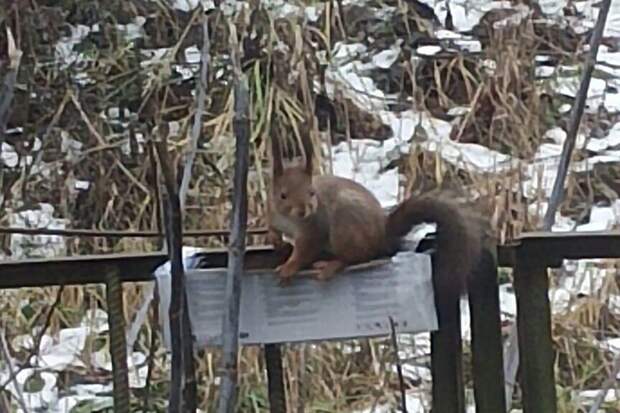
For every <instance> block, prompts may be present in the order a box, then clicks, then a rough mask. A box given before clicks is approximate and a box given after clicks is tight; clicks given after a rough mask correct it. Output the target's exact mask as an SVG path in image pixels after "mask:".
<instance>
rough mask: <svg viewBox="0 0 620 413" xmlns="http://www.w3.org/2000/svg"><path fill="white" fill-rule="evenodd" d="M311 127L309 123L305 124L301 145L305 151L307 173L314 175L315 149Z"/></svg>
mask: <svg viewBox="0 0 620 413" xmlns="http://www.w3.org/2000/svg"><path fill="white" fill-rule="evenodd" d="M310 128H311V125H310V124H309V122H306V123H305V124H304V131H303V132H302V134H301V144H302V146H303V149H304V159H305V171H306V173H307V174H308V175H312V170H313V168H312V158H313V148H312V134H311V133H312V132H311V129H310Z"/></svg>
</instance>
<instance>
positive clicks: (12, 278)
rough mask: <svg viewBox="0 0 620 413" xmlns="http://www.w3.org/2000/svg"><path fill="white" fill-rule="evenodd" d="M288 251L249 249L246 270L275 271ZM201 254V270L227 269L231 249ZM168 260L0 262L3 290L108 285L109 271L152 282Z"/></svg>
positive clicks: (151, 256)
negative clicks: (154, 274) (113, 270)
mask: <svg viewBox="0 0 620 413" xmlns="http://www.w3.org/2000/svg"><path fill="white" fill-rule="evenodd" d="M288 252H289V251H288V250H287V249H284V250H282V251H278V252H274V251H273V249H272V248H271V247H252V248H248V249H247V251H246V268H248V269H253V268H273V267H274V266H275V265H277V264H279V263H280V262H281V261H282V260H283V259H284V257H285V256H286V255H287V254H288ZM202 255H203V256H204V260H203V265H201V267H203V268H224V267H226V264H227V261H228V250H226V249H223V248H222V249H210V250H207V251H205V252H204V253H202ZM167 260H168V255H167V254H165V253H163V252H154V253H137V254H106V255H80V256H74V257H57V258H48V259H43V258H36V259H27V260H14V261H11V260H6V261H2V262H0V289H3V288H21V287H45V286H52V285H84V284H98V283H105V282H106V274H107V273H108V271H110V269H116V270H118V271H119V277H120V280H121V282H144V281H152V280H153V279H154V277H153V271H154V270H155V269H156V268H157V267H158V266H159V265H161V264H163V263H165V262H166V261H167Z"/></svg>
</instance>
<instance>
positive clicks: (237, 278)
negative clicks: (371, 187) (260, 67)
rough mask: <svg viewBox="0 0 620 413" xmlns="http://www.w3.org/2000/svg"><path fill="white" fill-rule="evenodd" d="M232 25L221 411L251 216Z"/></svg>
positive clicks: (231, 402) (233, 364)
mask: <svg viewBox="0 0 620 413" xmlns="http://www.w3.org/2000/svg"><path fill="white" fill-rule="evenodd" d="M230 28H231V35H230V38H231V56H232V60H233V71H234V90H235V118H234V122H233V127H234V131H235V137H236V141H237V143H236V148H235V177H234V193H233V214H232V223H231V237H230V245H229V250H228V274H227V280H226V303H227V307H226V309H225V316H224V324H223V328H222V337H223V338H222V340H223V343H222V344H223V357H222V373H223V377H222V384H221V387H220V396H219V405H218V412H219V413H232V412H233V410H234V406H235V400H236V396H237V357H238V346H239V343H238V339H239V333H238V332H239V299H240V296H241V276H242V275H243V265H244V261H245V237H246V225H247V216H248V199H247V179H248V162H249V145H250V134H251V128H250V93H249V90H248V83H247V78H246V77H245V74H244V73H243V72H242V71H241V64H240V59H239V46H238V44H237V33H236V30H235V26H234V25H232V24H231V25H230Z"/></svg>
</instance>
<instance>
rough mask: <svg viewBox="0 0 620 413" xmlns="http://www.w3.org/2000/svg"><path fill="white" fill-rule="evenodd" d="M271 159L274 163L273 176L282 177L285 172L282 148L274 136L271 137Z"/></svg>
mask: <svg viewBox="0 0 620 413" xmlns="http://www.w3.org/2000/svg"><path fill="white" fill-rule="evenodd" d="M270 139H271V158H272V161H273V176H274V177H278V176H281V175H282V173H283V172H284V164H283V162H282V148H280V142H279V140H278V139H276V138H275V137H274V136H271V138H270Z"/></svg>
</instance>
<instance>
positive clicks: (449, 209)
mask: <svg viewBox="0 0 620 413" xmlns="http://www.w3.org/2000/svg"><path fill="white" fill-rule="evenodd" d="M422 223H435V224H436V225H437V230H436V232H437V236H436V240H437V245H436V251H435V258H434V276H433V277H434V278H433V281H434V282H433V284H434V288H435V290H438V291H441V292H442V294H441V296H443V297H444V298H445V299H448V300H453V299H454V298H457V299H458V296H460V295H461V294H464V293H465V292H466V289H467V280H468V278H469V277H470V274H471V273H472V270H473V269H474V268H473V267H474V266H475V265H476V264H477V261H478V259H479V257H480V254H481V231H479V230H478V228H476V226H475V225H472V224H473V223H472V222H471V220H470V219H469V218H468V217H467V216H465V214H464V213H463V211H462V207H461V206H458V205H456V204H454V203H452V202H451V201H449V200H444V199H439V198H434V197H433V198H432V197H430V196H422V197H417V198H413V197H411V198H409V199H407V200H405V201H403V202H402V203H401V204H400V205H398V206H397V207H396V208H395V209H394V210H393V211H392V212H390V213H389V215H388V217H387V221H386V233H387V235H388V237H389V238H390V239H391V241H392V244H393V245H396V244H397V243H398V241H399V240H400V238H402V237H404V236H405V235H407V234H408V233H409V232H410V231H411V229H412V228H413V227H414V226H415V225H419V224H422ZM455 295H456V296H457V297H455Z"/></svg>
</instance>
